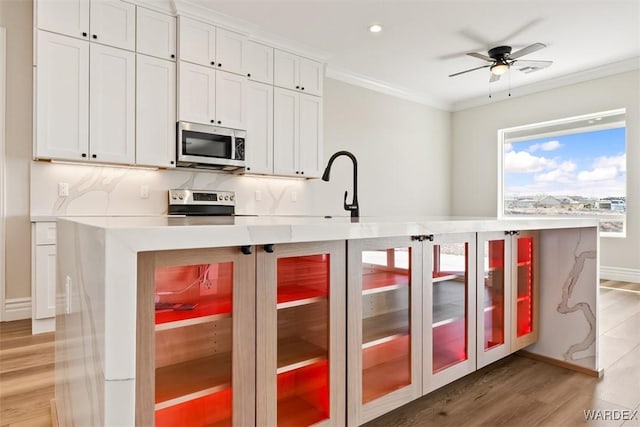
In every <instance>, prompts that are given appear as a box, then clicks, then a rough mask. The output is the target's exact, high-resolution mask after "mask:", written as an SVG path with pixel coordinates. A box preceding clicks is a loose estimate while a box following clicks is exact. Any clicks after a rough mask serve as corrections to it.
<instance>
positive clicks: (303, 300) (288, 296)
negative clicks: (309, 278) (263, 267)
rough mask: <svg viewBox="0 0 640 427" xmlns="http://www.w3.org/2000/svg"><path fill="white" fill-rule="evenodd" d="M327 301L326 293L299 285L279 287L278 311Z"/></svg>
mask: <svg viewBox="0 0 640 427" xmlns="http://www.w3.org/2000/svg"><path fill="white" fill-rule="evenodd" d="M326 299H327V293H326V291H322V290H320V289H314V288H309V287H306V286H299V285H280V286H278V305H277V308H278V310H281V309H284V308H291V307H298V306H301V305H307V304H313V303H316V302H319V301H323V300H326Z"/></svg>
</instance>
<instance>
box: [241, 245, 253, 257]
mask: <svg viewBox="0 0 640 427" xmlns="http://www.w3.org/2000/svg"><path fill="white" fill-rule="evenodd" d="M240 251H242V253H243V254H244V255H251V246H249V245H246V246H240Z"/></svg>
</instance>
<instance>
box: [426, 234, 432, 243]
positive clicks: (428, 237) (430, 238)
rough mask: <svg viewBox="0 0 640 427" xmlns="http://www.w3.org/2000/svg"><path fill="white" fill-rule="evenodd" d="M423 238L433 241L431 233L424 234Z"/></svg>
mask: <svg viewBox="0 0 640 427" xmlns="http://www.w3.org/2000/svg"><path fill="white" fill-rule="evenodd" d="M424 238H425V240H428V241H430V242H433V234H428V235H426V236H424Z"/></svg>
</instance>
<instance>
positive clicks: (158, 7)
mask: <svg viewBox="0 0 640 427" xmlns="http://www.w3.org/2000/svg"><path fill="white" fill-rule="evenodd" d="M128 1H130V2H131V3H133V4H135V5H138V6H142V7H144V8H146V9H151V10H155V11H156V12H162V13H168V14H169V15H174V16H175V14H176V7H175V4H174V2H173V0H128Z"/></svg>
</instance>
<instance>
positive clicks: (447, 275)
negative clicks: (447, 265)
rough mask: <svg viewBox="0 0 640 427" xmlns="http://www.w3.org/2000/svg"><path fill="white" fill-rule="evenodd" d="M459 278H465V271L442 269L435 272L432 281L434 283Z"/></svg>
mask: <svg viewBox="0 0 640 427" xmlns="http://www.w3.org/2000/svg"><path fill="white" fill-rule="evenodd" d="M458 278H463V279H464V271H460V272H455V271H440V272H437V273H435V272H434V274H433V277H432V278H431V281H432V282H433V283H438V282H446V281H447V280H456V279H458Z"/></svg>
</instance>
